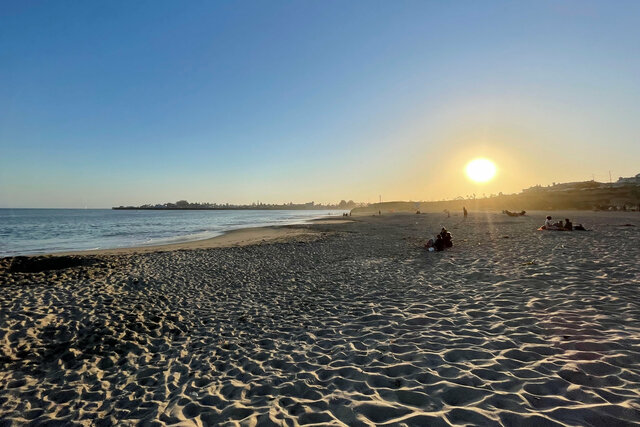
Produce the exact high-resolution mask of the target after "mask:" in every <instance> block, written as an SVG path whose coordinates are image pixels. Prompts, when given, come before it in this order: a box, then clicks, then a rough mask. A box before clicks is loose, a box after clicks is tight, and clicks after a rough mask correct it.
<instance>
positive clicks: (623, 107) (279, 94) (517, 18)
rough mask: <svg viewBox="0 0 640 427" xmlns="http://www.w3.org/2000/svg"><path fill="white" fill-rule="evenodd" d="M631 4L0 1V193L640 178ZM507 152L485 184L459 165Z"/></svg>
mask: <svg viewBox="0 0 640 427" xmlns="http://www.w3.org/2000/svg"><path fill="white" fill-rule="evenodd" d="M639 20H640V2H638V1H617V2H606V1H589V0H584V1H577V0H575V1H535V2H534V1H529V2H523V1H513V2H498V1H495V2H494V1H486V2H478V1H457V2H443V1H373V0H367V1H332V0H329V1H242V2H226V1H225V2H222V1H219V2H214V1H188V2H179V1H157V0H154V1H135V2H126V1H109V2H79V1H42V2H20V1H13V2H9V1H2V2H1V3H0V207H84V206H88V207H109V206H112V205H121V204H124V205H128V204H142V203H162V202H167V201H175V200H179V199H187V200H189V201H211V202H231V203H251V202H252V201H257V200H260V201H263V202H275V203H280V202H289V201H293V202H306V201H311V200H314V201H316V202H337V201H339V200H340V199H353V200H356V201H363V202H375V201H377V200H378V195H382V198H383V199H384V200H434V199H443V198H454V197H456V196H460V195H461V196H466V195H468V194H472V193H476V194H478V195H481V194H482V193H486V194H487V195H488V194H490V193H497V192H499V191H502V192H505V193H511V192H517V191H519V190H521V189H522V188H526V187H529V186H531V185H535V184H550V183H551V182H553V181H555V182H566V181H575V180H587V179H591V178H592V174H593V175H594V176H595V179H596V180H600V181H608V179H609V175H608V174H609V171H611V173H612V175H613V179H614V180H615V179H617V177H618V176H630V175H635V174H636V173H638V172H640V167H639V166H640V120H639V118H640V103H639V102H638V100H640V26H639V25H638V22H639ZM474 157H488V158H490V159H493V160H494V161H495V162H496V164H497V166H498V175H497V176H496V178H495V179H494V180H493V181H491V182H489V183H486V184H482V185H480V184H475V183H472V182H470V181H469V180H468V179H467V178H466V177H465V175H464V167H465V164H466V163H467V161H469V160H471V159H473V158H474Z"/></svg>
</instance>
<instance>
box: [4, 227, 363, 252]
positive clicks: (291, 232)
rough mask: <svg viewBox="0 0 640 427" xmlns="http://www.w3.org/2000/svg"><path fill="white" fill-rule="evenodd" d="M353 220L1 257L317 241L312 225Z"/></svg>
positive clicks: (246, 228)
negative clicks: (125, 245) (145, 244)
mask: <svg viewBox="0 0 640 427" xmlns="http://www.w3.org/2000/svg"><path fill="white" fill-rule="evenodd" d="M347 222H353V220H345V219H344V218H343V217H335V218H332V217H320V218H314V219H310V220H307V221H306V222H304V223H299V224H285V225H267V226H259V227H243V228H237V229H233V230H227V231H224V232H222V234H220V235H219V236H214V237H209V238H206V239H200V240H187V241H184V242H177V243H165V244H155V245H148V246H129V247H122V248H104V249H86V250H72V251H61V252H44V253H39V254H28V255H8V256H3V257H0V260H2V259H11V258H17V257H27V258H34V257H58V256H60V257H63V256H89V255H132V254H143V253H151V252H168V251H180V250H195V249H214V248H228V247H241V246H250V245H256V244H261V243H279V242H287V241H291V240H294V239H303V240H305V241H309V240H314V239H317V238H319V237H320V236H321V234H322V233H321V232H320V231H317V230H312V229H310V228H309V227H308V226H309V225H322V224H343V223H347Z"/></svg>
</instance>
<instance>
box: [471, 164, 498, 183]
mask: <svg viewBox="0 0 640 427" xmlns="http://www.w3.org/2000/svg"><path fill="white" fill-rule="evenodd" d="M465 171H466V172H467V176H468V177H469V179H470V180H471V181H475V182H487V181H491V180H492V179H493V177H494V176H495V175H496V165H495V163H493V162H492V161H491V160H489V159H483V158H478V159H473V160H471V161H470V162H469V163H467V167H466V168H465Z"/></svg>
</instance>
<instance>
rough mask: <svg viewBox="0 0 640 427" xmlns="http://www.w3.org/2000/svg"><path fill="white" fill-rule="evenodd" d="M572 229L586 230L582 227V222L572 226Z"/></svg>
mask: <svg viewBox="0 0 640 427" xmlns="http://www.w3.org/2000/svg"><path fill="white" fill-rule="evenodd" d="M573 229H574V230H578V231H587V229H586V228H584V227H583V226H582V224H578V225H576V226H575V227H573Z"/></svg>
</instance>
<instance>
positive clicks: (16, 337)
mask: <svg viewBox="0 0 640 427" xmlns="http://www.w3.org/2000/svg"><path fill="white" fill-rule="evenodd" d="M580 215H581V216H582V218H581V220H582V221H584V222H588V223H589V225H590V226H592V227H593V228H594V230H595V231H593V232H590V233H577V232H576V233H558V234H553V233H541V232H535V231H532V230H533V229H534V228H535V227H534V225H536V224H537V223H539V222H541V221H540V218H541V216H540V218H538V217H534V218H527V217H524V218H514V219H509V220H508V221H505V220H504V218H503V217H502V216H498V215H493V214H487V215H483V216H477V217H471V218H469V220H468V221H467V222H466V223H462V221H461V218H457V219H456V218H451V219H450V223H449V227H450V229H451V230H452V232H453V234H454V239H455V240H454V241H455V243H456V247H455V248H454V249H453V250H452V251H450V252H447V253H444V254H440V253H437V254H435V253H431V254H428V253H426V252H425V251H424V250H422V249H421V248H420V243H421V239H420V238H421V237H424V236H425V235H426V231H427V230H430V231H434V230H437V229H439V226H440V224H441V223H442V221H443V219H442V217H441V216H439V215H420V216H414V215H411V216H409V215H407V216H397V217H383V218H365V219H364V220H361V221H357V222H353V223H345V224H339V225H338V224H334V225H331V224H317V225H314V226H313V227H316V228H318V229H320V230H322V231H334V232H335V233H333V234H327V235H325V237H324V238H323V239H321V240H317V241H311V242H304V241H302V242H296V241H293V242H290V243H277V244H263V245H256V246H249V247H239V248H222V249H211V250H192V251H171V252H159V253H146V254H139V255H118V256H97V257H94V258H93V259H92V260H91V262H90V263H89V262H87V263H80V264H77V265H75V266H71V267H69V268H65V269H60V270H44V271H39V272H38V271H35V272H28V271H20V272H10V271H9V270H8V267H7V266H8V262H9V261H8V260H4V261H2V260H0V263H3V265H4V267H2V269H0V284H2V287H1V288H0V289H1V294H0V309H1V315H0V348H1V350H2V352H1V355H0V416H1V418H2V419H3V422H4V423H5V424H6V425H10V424H12V423H15V424H20V425H22V424H29V423H33V424H44V423H46V422H52V423H55V422H58V423H60V424H65V425H66V424H73V423H77V424H82V425H115V424H123V423H125V424H127V423H130V424H137V423H142V424H143V425H163V424H182V425H191V424H193V425H218V424H230V425H233V424H243V425H245V424H246V425H255V424H258V425H282V424H287V425H302V424H316V425H328V424H335V425H407V426H424V425H429V426H448V425H487V426H490V425H497V426H499V425H503V426H523V425H524V426H527V425H531V426H540V425H545V426H554V425H565V426H566V425H576V426H577V425H596V426H606V425H637V424H638V423H640V303H639V302H638V298H637V295H638V285H640V280H639V279H640V267H639V264H638V259H639V257H638V255H640V253H639V250H638V248H639V247H640V244H639V243H640V233H639V232H638V231H637V230H638V229H637V228H635V227H625V228H624V229H622V228H616V227H615V222H616V221H618V222H620V223H627V222H632V221H634V220H636V219H635V218H636V217H630V218H627V217H625V218H624V219H623V218H618V217H617V216H616V215H613V216H610V217H607V216H606V215H601V214H590V216H589V217H588V218H584V217H585V216H586V215H587V214H584V213H580ZM609 215H612V214H609ZM573 216H576V214H574V215H573ZM612 222H613V223H614V224H613V225H612V224H611V223H612ZM504 235H508V236H509V237H510V238H509V239H504V238H502V236H504ZM612 241H613V242H615V243H614V244H612ZM5 424H3V425H5Z"/></svg>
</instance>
